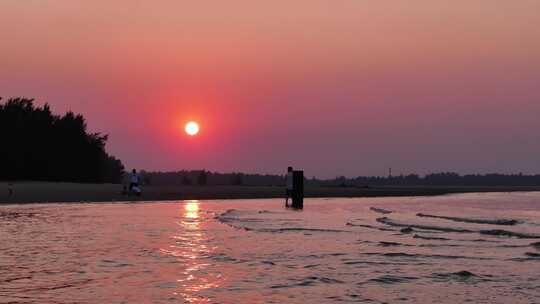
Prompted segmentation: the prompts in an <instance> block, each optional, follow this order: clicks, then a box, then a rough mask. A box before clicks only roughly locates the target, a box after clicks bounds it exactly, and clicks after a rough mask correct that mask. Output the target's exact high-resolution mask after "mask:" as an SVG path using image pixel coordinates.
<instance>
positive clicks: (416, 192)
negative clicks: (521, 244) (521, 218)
mask: <svg viewBox="0 0 540 304" xmlns="http://www.w3.org/2000/svg"><path fill="white" fill-rule="evenodd" d="M13 190H14V193H13V195H12V196H9V195H8V183H6V182H0V204H2V203H3V204H23V203H48V202H54V203H68V202H70V203H77V202H118V201H174V200H193V199H205V200H208V199H255V198H280V197H283V196H284V194H285V189H284V187H278V186H276V187H259V186H151V185H149V186H143V191H144V192H143V195H142V196H141V197H135V196H129V197H128V196H125V195H122V185H119V184H78V183H53V182H17V183H14V185H13ZM516 191H540V187H539V186H521V187H518V186H497V187H464V186H444V187H441V186H402V187H390V186H388V187H369V188H358V187H311V188H310V187H307V188H306V189H305V196H306V197H308V198H317V197H389V196H432V195H443V194H452V193H474V192H516Z"/></svg>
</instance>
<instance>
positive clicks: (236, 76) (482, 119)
mask: <svg viewBox="0 0 540 304" xmlns="http://www.w3.org/2000/svg"><path fill="white" fill-rule="evenodd" d="M539 37H540V1H538V0H520V1H506V0H504V1H502V0H455V1H447V0H411V1H381V0H287V1H284V0H273V1H252V0H228V1H208V0H201V1H183V0H162V1H150V0H138V1H137V0H129V1H127V0H118V1H108V0H94V1H83V0H24V1H21V0H2V1H0V96H2V97H4V99H5V98H9V97H15V96H25V97H31V98H35V99H36V102H37V103H38V104H43V103H45V102H46V103H49V104H50V105H51V106H52V108H53V111H55V112H57V113H63V112H65V111H68V110H71V111H74V112H77V113H81V114H83V115H84V116H85V117H86V118H87V120H88V126H89V129H90V130H91V131H93V132H102V133H105V134H109V142H108V145H107V150H108V151H109V152H110V153H111V154H113V155H115V156H117V157H118V158H120V159H121V160H122V161H123V162H124V164H125V165H126V167H127V168H137V169H145V170H161V171H172V170H180V169H206V170H211V171H221V172H230V171H241V172H251V173H283V172H284V171H285V170H286V167H287V166H288V165H292V166H294V167H296V168H302V169H304V170H305V174H306V175H307V176H318V177H335V176H341V175H344V176H358V175H386V174H387V172H388V168H390V167H391V168H393V172H394V173H395V174H400V173H403V174H408V173H419V174H426V173H430V172H439V171H455V172H459V173H464V174H465V173H489V172H501V173H512V172H516V173H517V172H523V173H540V119H539V116H540V39H539ZM189 120H196V121H198V122H199V124H200V125H201V132H200V133H199V135H198V136H195V137H189V136H186V135H185V133H184V132H183V126H184V124H185V123H186V122H187V121H189Z"/></svg>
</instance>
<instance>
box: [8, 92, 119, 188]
mask: <svg viewBox="0 0 540 304" xmlns="http://www.w3.org/2000/svg"><path fill="white" fill-rule="evenodd" d="M0 140H1V141H2V145H1V150H0V179H1V180H34V181H64V182H84V183H116V182H121V180H122V176H123V174H124V166H123V164H122V162H121V161H120V160H119V159H117V158H115V157H114V156H111V155H109V154H108V153H107V152H106V151H105V144H106V143H107V135H103V134H101V133H90V132H88V130H87V125H86V120H85V118H84V117H83V116H82V115H80V114H75V113H73V112H67V113H65V114H64V115H55V114H53V113H52V112H51V109H50V106H49V105H48V104H45V105H43V106H36V105H35V104H34V100H33V99H27V98H11V99H8V100H7V101H6V102H3V103H2V102H1V98H0Z"/></svg>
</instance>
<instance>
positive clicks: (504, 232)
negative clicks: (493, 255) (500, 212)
mask: <svg viewBox="0 0 540 304" xmlns="http://www.w3.org/2000/svg"><path fill="white" fill-rule="evenodd" d="M478 232H479V233H480V234H485V235H493V236H505V237H514V238H518V239H540V235H538V234H530V233H522V232H514V231H508V230H500V229H496V230H480V231H478Z"/></svg>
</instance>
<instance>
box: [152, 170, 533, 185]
mask: <svg viewBox="0 0 540 304" xmlns="http://www.w3.org/2000/svg"><path fill="white" fill-rule="evenodd" d="M143 176H144V179H145V183H146V184H151V185H168V186H181V185H200V186H204V185H243V186H280V187H282V186H285V175H271V174H266V175H262V174H244V173H238V172H233V173H219V172H210V171H206V170H191V171H187V170H182V171H176V172H144V173H143ZM305 184H306V186H311V187H376V186H540V175H524V174H468V175H460V174H458V173H454V172H442V173H432V174H428V175H425V176H420V175H417V174H409V175H399V176H359V177H354V178H347V177H344V176H341V177H336V178H332V179H318V178H315V177H313V178H309V179H308V178H306V179H305Z"/></svg>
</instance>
